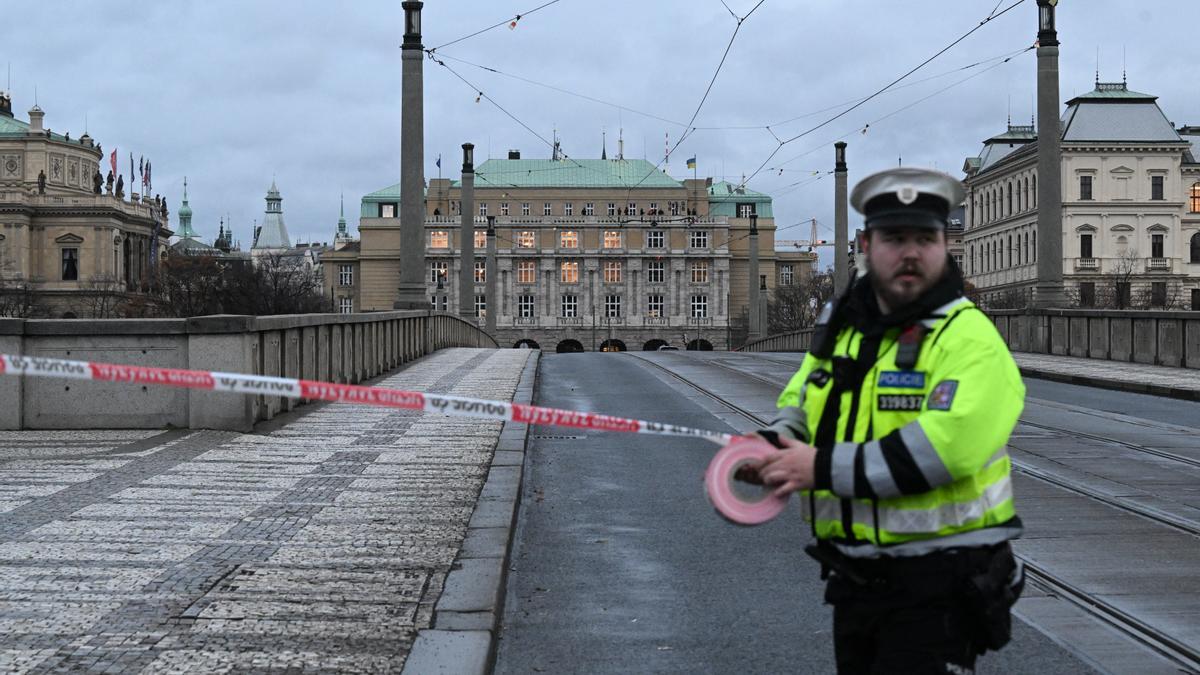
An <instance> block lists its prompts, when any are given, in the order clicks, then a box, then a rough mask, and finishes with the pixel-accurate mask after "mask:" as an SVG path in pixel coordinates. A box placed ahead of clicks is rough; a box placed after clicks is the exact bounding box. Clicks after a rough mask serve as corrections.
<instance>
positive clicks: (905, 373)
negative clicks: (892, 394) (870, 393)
mask: <svg viewBox="0 0 1200 675" xmlns="http://www.w3.org/2000/svg"><path fill="white" fill-rule="evenodd" d="M879 386H881V387H889V388H892V389H924V388H925V373H923V372H920V371H917V370H885V371H883V372H881V373H879Z"/></svg>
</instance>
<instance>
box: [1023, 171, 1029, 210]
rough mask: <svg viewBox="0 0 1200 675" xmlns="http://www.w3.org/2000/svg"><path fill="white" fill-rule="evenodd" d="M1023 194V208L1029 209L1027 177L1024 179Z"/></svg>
mask: <svg viewBox="0 0 1200 675" xmlns="http://www.w3.org/2000/svg"><path fill="white" fill-rule="evenodd" d="M1023 192H1024V193H1025V208H1026V209H1029V176H1026V177H1025V189H1024V190H1023Z"/></svg>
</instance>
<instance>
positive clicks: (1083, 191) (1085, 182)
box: [1079, 176, 1092, 199]
mask: <svg viewBox="0 0 1200 675" xmlns="http://www.w3.org/2000/svg"><path fill="white" fill-rule="evenodd" d="M1079 198H1080V199H1091V198H1092V177H1091V176H1080V177H1079Z"/></svg>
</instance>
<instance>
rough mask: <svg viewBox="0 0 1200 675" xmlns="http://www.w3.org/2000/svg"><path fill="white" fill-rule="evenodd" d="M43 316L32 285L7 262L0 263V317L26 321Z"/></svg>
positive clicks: (43, 310) (42, 309)
mask: <svg viewBox="0 0 1200 675" xmlns="http://www.w3.org/2000/svg"><path fill="white" fill-rule="evenodd" d="M43 314H45V308H44V307H42V306H41V304H40V303H39V302H38V298H37V294H36V293H34V291H33V284H32V283H30V282H29V280H28V279H25V278H23V277H22V276H21V275H19V274H18V273H17V270H16V266H15V265H14V264H13V263H12V262H11V261H8V260H2V261H0V316H4V317H13V318H18V319H27V318H30V317H35V316H41V315H43Z"/></svg>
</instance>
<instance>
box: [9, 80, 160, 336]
mask: <svg viewBox="0 0 1200 675" xmlns="http://www.w3.org/2000/svg"><path fill="white" fill-rule="evenodd" d="M44 119H45V112H44V111H42V109H41V108H39V107H37V106H36V105H35V106H34V107H33V108H31V109H30V110H29V121H28V122H25V121H21V120H18V119H16V118H15V117H14V116H13V112H12V100H11V98H10V97H9V96H8V95H7V94H4V93H0V313H3V314H9V315H23V316H52V317H62V316H67V317H93V316H95V317H104V316H115V315H119V314H121V313H122V312H123V311H124V310H125V309H126V308H128V307H129V306H131V304H138V302H140V301H141V300H144V299H145V298H146V296H147V294H148V292H149V290H150V286H151V284H152V281H153V277H154V270H155V268H156V265H157V263H158V261H161V260H162V253H163V252H164V251H165V250H166V247H167V240H168V238H169V237H170V236H171V234H172V233H171V231H170V230H169V229H168V227H167V215H166V209H165V208H164V207H163V206H161V205H160V204H158V203H156V202H155V200H153V199H150V198H149V197H148V196H145V195H138V194H137V193H132V192H131V193H129V194H128V195H127V196H126V197H121V196H117V195H115V194H112V193H111V192H110V191H109V189H108V188H107V187H106V186H102V185H101V183H100V182H99V180H100V173H99V172H100V163H101V160H102V159H103V153H102V150H101V148H100V146H99V145H98V144H96V143H95V142H94V141H93V139H92V138H91V137H90V136H88V135H87V134H86V133H85V134H84V135H82V136H80V137H78V138H71V137H70V134H69V133H64V134H59V133H52V132H51V131H50V130H49V129H47V128H45V126H44ZM129 187H132V186H129Z"/></svg>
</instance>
